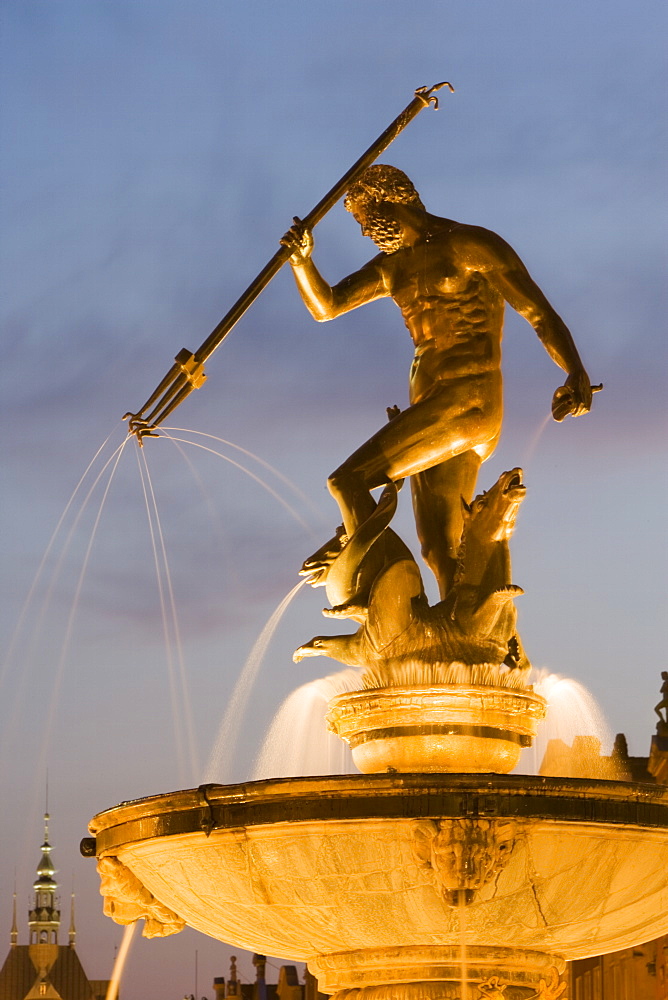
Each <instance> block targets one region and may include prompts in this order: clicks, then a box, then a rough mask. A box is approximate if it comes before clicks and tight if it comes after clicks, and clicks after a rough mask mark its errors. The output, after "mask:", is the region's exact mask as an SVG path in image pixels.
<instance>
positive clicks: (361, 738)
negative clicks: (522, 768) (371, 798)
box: [327, 684, 547, 774]
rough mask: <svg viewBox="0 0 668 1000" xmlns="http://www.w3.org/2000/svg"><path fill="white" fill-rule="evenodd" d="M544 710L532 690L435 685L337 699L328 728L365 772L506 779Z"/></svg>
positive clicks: (358, 693) (374, 690) (541, 700)
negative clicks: (478, 775)
mask: <svg viewBox="0 0 668 1000" xmlns="http://www.w3.org/2000/svg"><path fill="white" fill-rule="evenodd" d="M546 711H547V703H546V701H545V699H544V698H542V697H541V696H540V695H537V694H534V692H533V690H532V689H530V688H527V689H524V690H514V689H512V688H507V687H491V686H481V685H465V684H438V685H433V686H431V685H424V686H411V687H388V688H372V689H369V690H366V691H352V692H346V693H345V694H340V695H338V696H337V697H336V698H333V699H332V700H331V701H330V703H329V711H328V713H327V723H328V727H329V729H330V731H331V732H333V733H335V734H336V735H337V736H340V737H341V739H344V740H346V741H347V742H348V743H349V744H350V748H351V751H352V755H353V760H354V761H355V765H356V766H357V767H358V768H359V769H360V771H362V772H363V773H364V774H377V773H379V772H382V771H386V770H387V769H388V768H391V769H392V770H394V771H401V772H408V773H415V772H416V771H419V772H421V773H423V772H424V773H430V772H436V773H444V772H446V773H455V774H459V773H464V772H465V773H467V774H470V773H486V772H488V771H494V772H497V773H499V774H508V773H509V772H510V771H512V770H513V768H514V767H515V766H516V765H517V763H518V761H519V759H520V753H521V751H522V748H523V747H529V746H531V745H532V743H533V739H534V737H535V735H536V730H537V727H538V723H539V722H541V721H542V719H544V718H545V714H546Z"/></svg>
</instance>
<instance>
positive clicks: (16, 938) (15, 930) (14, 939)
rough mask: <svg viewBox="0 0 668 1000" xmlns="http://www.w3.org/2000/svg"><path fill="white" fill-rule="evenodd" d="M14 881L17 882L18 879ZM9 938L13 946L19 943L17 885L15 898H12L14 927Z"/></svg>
mask: <svg viewBox="0 0 668 1000" xmlns="http://www.w3.org/2000/svg"><path fill="white" fill-rule="evenodd" d="M14 881H15V882H16V879H15V880H14ZM9 940H10V942H11V946H12V948H16V945H17V944H18V943H19V929H18V927H17V925H16V885H15V886H14V898H13V900H12V929H11V931H10V935H9Z"/></svg>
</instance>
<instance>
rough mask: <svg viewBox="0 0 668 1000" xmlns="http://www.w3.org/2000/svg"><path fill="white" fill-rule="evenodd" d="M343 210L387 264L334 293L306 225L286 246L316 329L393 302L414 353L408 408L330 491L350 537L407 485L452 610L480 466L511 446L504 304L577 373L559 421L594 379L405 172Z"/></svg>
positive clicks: (520, 282) (503, 256) (561, 328)
mask: <svg viewBox="0 0 668 1000" xmlns="http://www.w3.org/2000/svg"><path fill="white" fill-rule="evenodd" d="M345 207H346V208H347V209H348V211H349V212H351V213H352V215H353V216H354V218H355V219H356V221H357V222H358V223H359V224H360V226H361V229H362V233H363V234H364V235H365V236H369V237H371V239H372V240H373V242H374V243H375V244H376V246H377V247H378V249H379V250H380V251H381V252H380V253H379V254H378V255H377V256H375V257H374V258H373V259H372V260H370V261H369V262H368V263H367V264H365V265H364V267H362V268H360V270H359V271H356V272H355V273H354V274H350V275H348V277H347V278H344V279H343V280H342V281H340V282H339V283H338V284H336V285H334V286H330V285H329V284H328V283H327V282H326V281H325V280H324V278H323V277H322V275H321V274H320V272H319V271H318V269H317V268H316V266H315V264H314V262H313V258H312V251H313V236H312V234H311V232H310V231H309V230H308V229H306V228H305V227H304V226H303V225H301V223H300V222H299V220H295V224H294V226H293V227H292V229H291V230H290V231H289V232H288V233H286V235H285V236H284V237H283V239H282V241H281V242H282V243H283V244H284V245H287V246H289V248H290V249H291V250H292V255H291V257H290V259H289V262H290V265H291V267H292V272H293V274H294V277H295V280H296V282H297V287H298V288H299V292H300V294H301V297H302V299H303V300H304V303H305V304H306V306H307V308H308V310H309V312H310V313H311V315H312V316H313V317H314V319H316V320H318V321H319V322H324V321H325V320H331V319H334V318H335V317H336V316H340V315H341V314H342V313H346V312H349V311H350V310H351V309H356V308H357V307H358V306H361V305H364V304H366V303H367V302H373V301H374V300H375V299H379V298H382V297H384V296H390V297H391V298H393V299H394V301H395V302H396V304H397V305H398V306H399V309H400V310H401V314H402V316H403V318H404V322H405V324H406V326H407V328H408V331H409V333H410V335H411V338H412V340H413V343H414V344H415V356H414V359H413V363H412V366H411V370H410V379H409V384H410V406H409V407H408V409H406V410H403V411H402V412H401V413H396V414H395V415H393V417H392V419H390V421H389V422H388V423H387V424H386V425H385V426H384V427H383V428H381V430H379V431H378V432H377V433H376V434H374V435H373V437H371V438H369V440H368V441H366V442H365V443H364V444H363V445H362V446H361V447H360V448H358V449H357V451H355V452H354V454H352V455H351V456H350V458H348V459H347V460H346V461H345V462H343V464H342V465H340V466H339V468H338V469H336V471H335V472H333V473H332V475H331V476H330V478H329V482H328V485H329V489H330V491H331V493H332V495H333V497H334V498H335V500H336V501H337V503H338V505H339V509H340V511H341V517H342V519H343V525H344V529H345V532H346V534H347V535H348V536H349V537H350V536H352V535H353V533H354V532H355V530H356V529H357V528H358V527H359V526H360V525H361V524H362V523H363V522H364V521H365V520H366V519H367V518H368V517H369V516H370V515H371V514H372V513H373V510H374V508H375V502H374V500H373V498H372V497H371V494H370V492H369V491H370V490H372V489H374V488H375V487H378V486H384V485H385V484H386V483H388V482H395V483H396V482H398V481H400V480H402V479H403V478H404V477H405V476H410V477H411V486H412V491H413V505H414V509H415V518H416V522H417V528H418V534H419V538H420V542H421V545H422V554H423V557H424V559H425V562H426V563H427V565H428V566H429V567H430V569H431V570H432V571H433V573H434V574H435V576H436V579H437V580H438V583H439V588H440V592H441V596H442V597H445V595H446V594H447V593H448V591H449V589H450V587H451V586H452V583H453V576H454V571H455V565H456V556H457V550H458V548H459V542H460V538H461V533H462V504H461V498H462V497H463V498H464V500H466V501H467V502H470V501H471V500H472V498H473V494H474V489H475V483H476V479H477V476H478V470H479V468H480V464H481V462H483V461H484V460H485V459H486V458H489V456H490V455H491V454H492V452H493V451H494V448H495V447H496V444H497V442H498V440H499V437H500V434H501V421H502V415H503V399H502V385H501V336H502V331H503V312H504V303H505V302H508V303H510V305H511V306H512V307H513V308H514V309H515V310H517V312H519V313H520V315H522V316H524V318H525V319H527V320H528V321H529V322H530V323H531V325H532V326H533V327H534V329H535V331H536V333H537V334H538V336H539V338H540V340H541V341H542V343H543V344H544V346H545V349H546V350H547V352H548V353H549V355H550V357H551V358H552V359H553V360H554V361H555V362H556V364H558V365H559V366H560V367H561V368H563V370H564V371H565V372H566V374H567V379H566V382H565V385H564V386H562V387H561V388H560V389H558V390H557V393H556V394H555V400H554V403H553V414H554V417H555V419H556V420H563V418H564V417H565V416H566V415H567V414H569V413H570V414H572V415H574V416H578V415H580V414H582V413H585V412H586V411H587V410H589V408H590V406H591V399H592V390H591V387H590V383H589V377H588V375H587V372H586V371H585V369H584V366H583V364H582V361H581V360H580V356H579V354H578V351H577V349H576V347H575V344H574V342H573V338H572V336H571V334H570V332H569V331H568V328H567V327H566V325H565V323H564V322H563V320H562V319H561V318H560V317H559V316H558V315H557V313H556V312H555V310H554V309H553V308H552V306H551V305H550V303H549V302H548V301H547V299H546V298H545V296H544V295H543V293H542V292H541V290H540V289H539V288H538V286H537V285H536V283H535V282H534V281H533V280H532V278H531V277H530V276H529V273H528V272H527V269H526V268H525V266H524V264H523V263H522V261H521V260H520V258H519V257H518V256H517V254H516V253H515V251H514V250H513V249H512V248H511V247H510V246H509V245H508V244H507V243H506V242H505V241H504V240H502V239H501V237H500V236H497V235H496V234H495V233H492V232H490V231H489V230H488V229H483V228H481V227H480V226H468V225H465V224H463V223H460V222H454V221H453V220H452V219H441V218H439V217H438V216H435V215H431V214H430V213H429V212H427V210H426V209H425V207H424V205H423V204H422V201H421V200H420V197H419V195H418V193H417V191H416V190H415V188H414V186H413V184H412V183H411V181H410V180H409V178H408V177H407V176H406V174H404V173H403V171H401V170H398V169H397V168H396V167H391V166H385V165H383V164H375V165H374V166H371V167H369V168H368V169H367V170H366V172H365V173H364V174H363V175H362V176H361V178H360V179H359V180H358V181H357V182H356V183H355V184H353V186H352V187H351V188H350V190H349V191H348V194H347V196H346V199H345Z"/></svg>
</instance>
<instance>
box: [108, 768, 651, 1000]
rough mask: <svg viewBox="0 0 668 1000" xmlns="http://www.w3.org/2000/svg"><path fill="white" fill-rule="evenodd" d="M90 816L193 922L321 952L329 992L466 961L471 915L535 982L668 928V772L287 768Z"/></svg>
mask: <svg viewBox="0 0 668 1000" xmlns="http://www.w3.org/2000/svg"><path fill="white" fill-rule="evenodd" d="M90 830H91V833H92V834H93V835H94V836H95V853H96V854H97V857H98V858H99V859H105V858H106V859H118V861H120V862H121V865H122V866H125V867H126V868H127V869H129V870H130V872H132V873H133V875H134V876H136V878H137V879H138V880H139V882H141V883H142V884H143V886H144V887H145V888H146V889H147V890H148V891H149V892H150V893H151V894H152V895H153V896H154V897H155V898H156V900H158V901H159V902H160V903H161V904H163V905H164V906H166V907H169V908H170V909H171V910H172V911H174V912H175V913H176V914H178V916H179V917H181V918H182V919H183V920H185V921H186V922H187V923H188V924H189V925H190V926H191V927H194V928H196V929H197V930H200V931H202V932H203V933H205V934H208V935H210V936H211V937H214V938H217V939H219V940H221V941H225V942H227V943H229V944H232V945H235V946H237V947H241V948H245V949H248V950H250V951H256V952H262V953H265V954H270V955H276V956H283V957H286V958H290V959H293V960H304V961H307V962H308V963H309V967H310V968H311V969H312V971H314V972H315V973H316V975H318V977H319V982H320V988H321V989H323V990H324V991H326V992H336V991H338V990H346V989H357V988H360V987H362V988H374V989H375V988H377V987H380V986H384V985H385V984H388V983H391V982H414V981H416V977H417V979H418V980H419V981H420V982H427V981H429V980H434V981H436V980H438V981H441V982H442V981H443V977H444V975H445V971H444V970H446V969H450V968H452V967H453V965H454V964H456V962H455V956H456V953H457V950H458V948H459V946H460V941H461V932H462V927H461V923H460V920H463V921H464V923H465V931H466V938H467V940H468V941H469V942H470V944H471V946H473V951H474V952H475V962H476V963H477V964H476V969H477V970H478V972H479V974H480V975H481V976H482V975H483V973H484V971H485V968H487V970H488V971H489V970H493V969H494V968H497V967H498V966H499V963H501V966H502V968H504V969H510V968H511V967H513V968H514V969H515V972H514V973H513V974H512V975H511V974H510V973H508V975H507V977H506V978H507V981H509V982H510V981H512V982H514V983H516V984H517V985H518V986H524V987H526V988H527V990H528V989H529V985H532V986H533V987H534V988H535V986H536V984H537V983H538V978H539V976H540V975H542V976H543V977H544V976H545V969H546V968H547V967H548V966H549V965H557V967H559V966H560V965H562V964H563V960H564V959H577V958H584V957H588V956H591V955H599V954H602V953H605V952H609V951H615V950H618V949H621V948H626V947H631V946H633V945H635V944H638V943H640V942H642V941H647V940H650V939H651V938H654V937H658V936H659V935H660V934H664V933H666V932H668V788H665V787H660V786H654V785H645V784H631V783H624V782H614V781H590V780H585V779H561V778H536V777H527V776H524V775H505V776H499V775H489V776H481V775H452V774H450V775H435V774H434V775H424V774H412V775H408V774H396V775H395V774H388V775H372V776H368V775H347V776H341V777H339V776H333V777H322V778H297V779H282V780H270V781H260V782H250V783H246V784H238V785H227V786H220V785H206V786H202V787H201V788H200V789H194V790H189V791H180V792H174V793H170V794H167V795H157V796H152V797H150V798H145V799H139V800H137V801H134V802H128V803H123V804H121V805H119V806H117V807H116V808H114V809H110V810H107V811H106V812H103V813H100V814H99V815H97V816H96V817H95V818H94V819H93V820H92V822H91V825H90ZM462 845H464V847H465V848H467V846H468V848H470V850H469V851H468V855H467V850H466V849H465V850H463V851H462ZM462 858H463V867H462ZM471 858H473V862H472V863H469V862H470V859H471ZM458 859H459V860H458ZM458 879H459V880H460V886H459V887H460V888H461V889H462V891H463V890H464V889H466V888H468V890H469V893H468V896H467V899H468V901H469V905H467V906H465V907H459V908H458V907H455V906H452V905H450V902H451V901H452V898H453V896H452V892H453V880H454V882H455V890H456V888H457V885H456V883H457V880H458ZM467 880H468V881H467ZM461 898H462V899H464V896H463V895H462V896H461ZM486 955H487V956H488V958H489V960H487V959H486V958H485V956H486ZM472 960H473V956H472ZM494 963H496V965H495V964H494ZM503 974H504V976H505V975H506V973H505V972H504V973H503ZM448 977H449V978H451V977H450V976H449V974H448ZM441 995H444V994H442V993H441ZM453 995H454V994H453ZM526 995H527V996H528V995H529V993H528V992H527V993H526Z"/></svg>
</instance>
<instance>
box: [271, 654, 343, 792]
mask: <svg viewBox="0 0 668 1000" xmlns="http://www.w3.org/2000/svg"><path fill="white" fill-rule="evenodd" d="M359 686H360V671H359V670H355V669H354V668H352V667H349V668H348V669H346V670H341V671H339V672H338V673H336V674H329V675H328V676H327V677H320V678H319V679H318V680H315V681H309V683H308V684H303V685H302V686H301V687H299V688H297V690H296V691H293V692H292V694H290V695H288V697H287V698H286V699H285V701H284V702H283V704H282V705H281V707H280V708H279V710H278V712H277V713H276V715H275V716H274V719H273V721H272V723H271V726H270V727H269V730H268V732H267V735H266V737H265V740H264V743H263V744H262V748H261V750H260V752H259V754H258V756H257V759H256V761H255V765H254V768H253V780H255V781H258V780H261V779H262V778H272V777H278V776H280V777H285V778H292V777H301V776H305V775H308V774H350V773H351V772H354V771H355V770H356V768H355V767H354V765H353V761H352V756H351V753H350V749H349V747H348V745H347V744H346V743H344V742H343V740H340V739H339V738H338V736H335V735H334V734H333V733H330V732H328V731H327V726H326V724H325V714H326V712H327V706H328V704H329V702H330V701H331V699H332V698H333V697H335V695H337V694H343V692H344V691H355V690H356V689H357V688H359Z"/></svg>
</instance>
